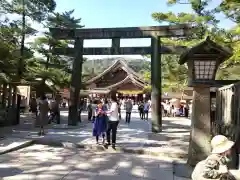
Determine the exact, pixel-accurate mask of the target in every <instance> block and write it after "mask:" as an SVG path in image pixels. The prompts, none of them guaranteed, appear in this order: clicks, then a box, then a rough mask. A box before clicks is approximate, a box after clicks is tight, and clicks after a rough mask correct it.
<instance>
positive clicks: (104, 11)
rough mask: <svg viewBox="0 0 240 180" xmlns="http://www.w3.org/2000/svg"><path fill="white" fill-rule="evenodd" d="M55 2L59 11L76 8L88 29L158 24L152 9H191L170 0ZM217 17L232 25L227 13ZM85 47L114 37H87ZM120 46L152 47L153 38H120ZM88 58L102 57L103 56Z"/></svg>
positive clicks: (215, 1)
mask: <svg viewBox="0 0 240 180" xmlns="http://www.w3.org/2000/svg"><path fill="white" fill-rule="evenodd" d="M183 1H186V0H183ZM220 1H221V0H213V3H211V5H210V6H211V7H213V6H217V5H218V4H219V3H220ZM56 2H57V8H56V11H57V12H64V11H69V10H72V9H75V11H74V16H75V17H76V18H81V19H82V25H84V26H85V28H109V27H135V26H158V25H161V24H159V23H158V22H156V21H154V20H153V19H152V17H151V14H152V13H153V12H168V11H173V12H175V13H179V12H191V7H189V5H175V6H171V7H169V6H168V5H167V4H166V2H167V0H69V1H67V0H56ZM218 18H219V19H221V26H222V27H232V26H233V24H232V23H231V22H230V21H228V20H227V19H226V18H225V17H224V15H219V16H218ZM84 46H85V47H110V46H111V40H85V41H84ZM121 46H122V47H123V46H125V47H126V46H150V39H127V40H121ZM104 57H106V56H104ZM129 57H135V58H136V57H141V56H129ZM88 58H101V56H91V57H88Z"/></svg>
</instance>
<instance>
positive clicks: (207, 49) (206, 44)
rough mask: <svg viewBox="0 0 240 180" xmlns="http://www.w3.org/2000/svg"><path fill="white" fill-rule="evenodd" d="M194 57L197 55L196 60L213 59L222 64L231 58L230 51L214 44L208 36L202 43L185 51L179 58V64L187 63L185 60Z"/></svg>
mask: <svg viewBox="0 0 240 180" xmlns="http://www.w3.org/2000/svg"><path fill="white" fill-rule="evenodd" d="M211 51H213V52H211ZM195 55H198V59H205V58H211V59H213V58H215V59H218V60H220V61H221V62H222V61H224V60H225V59H227V58H229V57H231V56H232V51H231V50H230V49H229V48H227V47H223V46H221V45H219V44H217V43H215V42H214V41H212V40H211V39H210V37H209V36H208V37H207V38H206V39H205V40H204V41H202V42H200V43H198V44H197V45H195V46H193V47H192V48H190V49H188V50H186V51H185V52H184V53H183V54H182V55H181V56H180V60H179V64H184V63H185V62H187V60H189V59H191V58H193V57H194V56H195ZM221 62H220V63H221Z"/></svg>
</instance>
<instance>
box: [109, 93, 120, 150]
mask: <svg viewBox="0 0 240 180" xmlns="http://www.w3.org/2000/svg"><path fill="white" fill-rule="evenodd" d="M111 99H112V103H111V107H110V111H109V112H108V115H109V117H108V129H107V142H108V144H107V145H110V144H111V138H110V135H111V132H112V148H113V149H115V144H116V135H117V126H118V123H119V113H118V106H119V105H118V103H117V98H116V97H115V96H112V98H111Z"/></svg>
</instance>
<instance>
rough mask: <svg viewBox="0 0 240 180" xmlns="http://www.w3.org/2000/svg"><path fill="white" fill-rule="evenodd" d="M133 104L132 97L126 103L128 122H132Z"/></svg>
mask: <svg viewBox="0 0 240 180" xmlns="http://www.w3.org/2000/svg"><path fill="white" fill-rule="evenodd" d="M132 108H133V104H132V101H131V99H128V101H127V103H126V123H128V124H129V123H130V120H131V112H132Z"/></svg>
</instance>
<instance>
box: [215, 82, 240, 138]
mask: <svg viewBox="0 0 240 180" xmlns="http://www.w3.org/2000/svg"><path fill="white" fill-rule="evenodd" d="M239 130H240V82H238V83H236V84H231V85H227V86H223V87H221V88H219V89H218V90H217V92H216V119H215V121H214V122H213V134H216V133H218V134H219V133H220V134H224V135H226V136H228V137H230V138H231V139H233V140H236V139H237V137H238V132H240V131H239Z"/></svg>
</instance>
